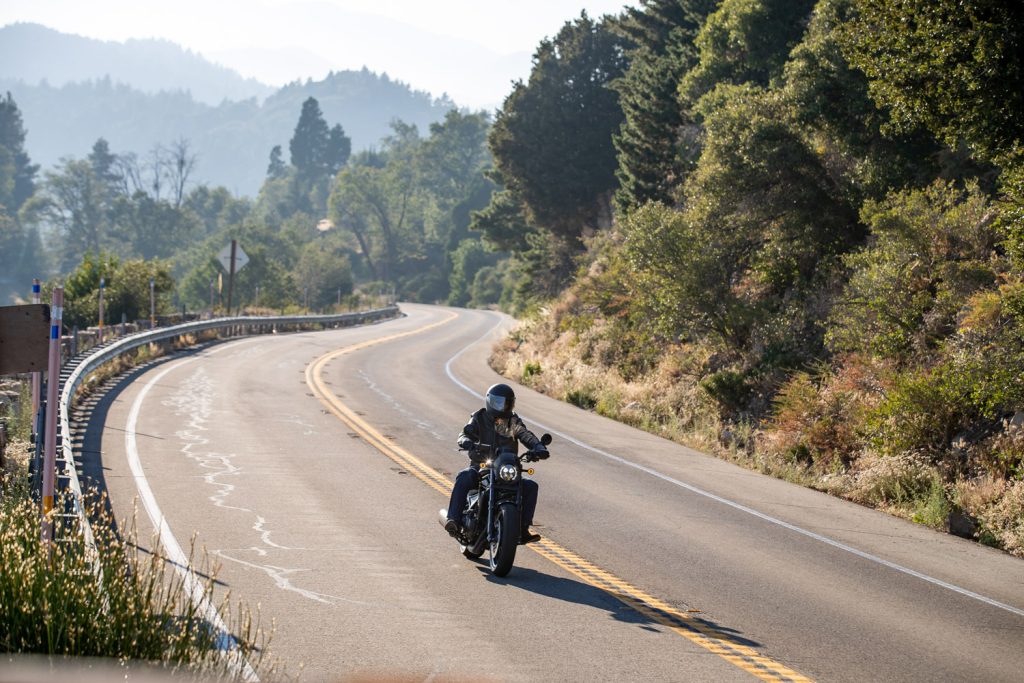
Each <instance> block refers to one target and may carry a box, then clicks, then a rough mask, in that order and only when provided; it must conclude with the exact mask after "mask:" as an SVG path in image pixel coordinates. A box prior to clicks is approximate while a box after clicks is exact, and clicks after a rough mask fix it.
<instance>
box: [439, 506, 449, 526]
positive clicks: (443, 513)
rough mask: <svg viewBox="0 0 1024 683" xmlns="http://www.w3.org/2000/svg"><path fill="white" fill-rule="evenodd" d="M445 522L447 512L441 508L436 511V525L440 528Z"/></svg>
mask: <svg viewBox="0 0 1024 683" xmlns="http://www.w3.org/2000/svg"><path fill="white" fill-rule="evenodd" d="M447 521H448V510H447V508H441V509H440V510H438V511H437V523H438V524H440V525H441V526H444V525H445V522H447Z"/></svg>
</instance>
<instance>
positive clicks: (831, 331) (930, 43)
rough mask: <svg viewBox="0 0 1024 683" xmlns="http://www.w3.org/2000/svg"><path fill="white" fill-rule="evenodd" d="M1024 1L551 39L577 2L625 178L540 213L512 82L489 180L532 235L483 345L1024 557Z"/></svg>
mask: <svg viewBox="0 0 1024 683" xmlns="http://www.w3.org/2000/svg"><path fill="white" fill-rule="evenodd" d="M1021 12H1022V10H1021V9H1020V7H1018V6H1017V4H1015V3H1008V2H999V1H996V0H986V1H984V2H978V3H971V7H969V8H965V7H964V6H963V5H962V4H959V3H955V2H952V0H950V1H948V2H947V1H945V0H943V1H940V2H935V1H932V0H929V1H928V2H925V1H924V0H921V1H919V2H918V1H913V2H894V1H891V0H818V1H812V0H785V1H783V0H779V1H775V0H724V1H723V2H702V1H701V0H680V1H678V2H677V1H671V2H670V1H661V0H649V1H645V2H642V3H641V4H640V7H638V8H637V9H635V10H631V11H628V12H627V13H626V14H625V15H624V16H622V17H618V18H613V19H607V20H605V21H604V22H601V23H600V24H587V23H586V22H585V21H584V19H581V20H579V21H577V22H575V23H574V24H572V25H567V26H566V29H564V31H563V33H562V34H559V36H558V38H556V40H555V42H556V43H558V42H559V41H567V42H571V41H572V40H573V38H572V36H573V35H574V33H575V32H577V31H579V30H581V28H583V27H584V26H588V25H589V26H591V30H593V31H595V32H597V33H605V34H608V35H611V36H617V37H618V39H619V40H620V41H621V42H620V43H619V44H618V45H619V48H620V49H621V50H622V51H623V54H625V56H626V62H625V66H624V69H623V71H621V73H619V74H618V75H614V76H613V77H612V78H611V80H610V81H609V82H608V84H607V86H608V88H610V89H612V90H614V91H615V92H617V93H618V94H619V100H618V102H619V106H620V114H619V123H618V124H616V125H615V126H614V128H613V130H612V133H611V134H610V135H605V136H603V138H602V139H603V140H604V144H606V145H613V148H614V149H613V152H614V153H613V155H612V157H611V158H612V161H611V162H609V163H607V165H606V166H605V168H606V170H607V171H608V172H609V173H611V174H612V176H611V177H612V178H613V180H612V181H610V182H608V181H607V178H608V176H607V175H606V176H604V178H605V180H606V182H605V183H604V184H594V185H593V186H592V187H591V190H590V194H589V197H590V199H589V202H583V203H565V204H564V205H565V206H582V207H583V208H581V209H580V210H579V211H578V213H577V215H576V217H575V218H574V219H573V220H570V221H567V222H565V221H563V222H558V223H555V222H554V221H553V220H552V219H551V218H550V217H548V216H547V215H546V214H545V213H544V211H543V210H542V209H543V208H544V207H543V206H541V205H539V204H538V203H540V202H543V201H544V198H543V197H540V198H538V197H537V196H536V195H535V194H531V193H529V192H527V191H522V190H520V189H519V188H528V187H530V183H531V182H536V181H538V180H544V177H543V176H541V175H540V170H539V169H538V170H531V169H527V168H524V167H521V166H515V167H513V166H510V165H508V164H507V163H506V157H507V156H508V155H509V154H511V153H512V151H515V152H517V153H521V154H523V153H526V152H527V151H528V147H527V146H526V145H525V143H524V144H523V145H520V146H519V147H514V148H512V151H510V150H509V148H508V146H507V143H506V140H505V139H504V133H503V132H502V130H501V122H502V120H503V115H508V116H511V115H512V114H513V112H514V110H513V108H514V107H515V106H517V103H518V102H519V101H520V100H521V99H523V97H522V96H520V98H518V99H516V98H515V96H512V97H510V98H509V100H507V101H506V103H505V110H504V112H503V113H499V116H498V119H497V123H496V125H495V128H494V129H493V131H492V134H491V147H492V151H493V152H494V155H495V163H496V166H497V167H498V168H499V169H502V173H504V174H506V175H509V174H511V177H506V178H504V185H505V188H506V189H505V190H504V193H505V195H504V196H502V195H496V197H502V201H503V202H505V205H507V206H506V208H504V209H503V211H504V212H505V214H508V213H510V212H511V209H509V208H507V207H508V206H511V207H512V209H515V210H517V211H518V212H519V213H518V215H519V216H520V217H521V219H522V221H524V224H526V225H530V226H533V227H532V230H533V236H531V237H529V238H528V239H526V240H525V245H526V246H527V247H528V249H527V250H526V251H525V252H524V253H522V255H521V256H520V261H519V263H520V264H521V265H520V266H519V267H520V268H526V269H527V272H529V273H530V275H531V279H530V280H529V281H527V282H526V283H525V284H524V285H522V286H520V288H519V289H518V290H517V292H516V296H513V297H512V298H511V300H510V301H511V306H512V308H513V309H514V310H516V311H518V312H520V314H521V315H522V316H523V317H524V318H525V320H526V322H525V323H524V325H523V326H521V327H520V328H519V330H518V331H516V332H515V333H514V334H513V336H512V337H511V338H510V339H509V340H507V341H506V342H505V343H504V344H503V345H501V346H500V347H499V348H498V349H497V350H496V352H495V354H494V356H493V358H492V363H493V365H494V367H495V368H497V369H498V370H499V371H501V372H504V373H505V374H507V375H508V376H509V377H512V378H514V379H516V380H517V381H521V382H523V383H525V384H527V385H529V386H532V387H534V388H536V389H539V390H541V391H544V392H546V393H548V394H550V395H552V396H555V397H558V398H562V399H564V400H566V401H569V402H571V403H574V404H576V405H578V406H579V407H581V408H583V409H587V410H594V411H596V412H598V413H601V414H603V415H607V416H609V417H612V418H615V419H618V420H622V421H624V422H627V423H629V424H633V425H636V426H638V427H641V428H644V429H648V430H650V431H653V432H655V433H659V434H662V435H665V436H667V437H670V438H673V439H676V440H678V441H680V442H682V443H686V444H689V445H691V446H695V447H698V448H702V449H705V450H709V451H712V452H716V453H719V454H720V455H722V456H723V457H726V458H729V459H731V460H733V461H735V462H737V463H740V464H743V465H745V466H748V467H751V468H755V469H758V470H760V471H763V472H766V473H769V474H772V475H775V476H780V477H784V478H787V479H789V480H792V481H795V482H799V483H802V484H805V485H808V486H813V487H815V488H818V489H821V490H823V491H827V492H829V493H832V494H835V495H839V496H843V497H845V498H848V499H850V500H854V501H857V502H859V503H863V504H867V505H872V506H876V507H878V508H881V509H884V510H887V511H890V512H892V513H895V514H898V515H901V516H904V517H906V518H908V519H912V520H914V521H915V522H918V523H921V524H925V525H928V526H931V527H934V528H937V529H943V530H948V531H951V532H953V533H956V534H958V535H962V536H965V537H969V538H974V539H977V540H979V541H980V542H982V543H985V544H988V545H991V546H994V547H998V548H1002V549H1004V550H1006V551H1008V552H1010V553H1013V554H1015V555H1018V556H1021V557H1024V379H1022V378H1024V246H1022V245H1024V242H1022V239H1024V222H1022V220H1024V182H1022V181H1024V126H1022V124H1021V121H1022V120H1024V119H1022V118H1021V117H1020V112H1022V111H1024V101H1022V95H1021V93H1022V92H1024V87H1022V86H1024V72H1022V69H1024V62H1022V61H1021V54H1024V52H1022V51H1021V49H1020V47H1021V42H1022V33H1021V30H1020V27H1021V26H1024V21H1022V20H1024V15H1022V14H1021ZM592 44H593V45H597V44H599V41H597V40H594V41H593V43H592ZM559 47H564V49H559V50H557V51H555V53H556V54H557V55H558V59H560V60H562V61H569V60H572V59H575V58H576V57H575V55H576V52H574V51H573V50H572V49H569V47H568V45H565V46H563V45H559ZM549 59H553V58H552V57H551V56H550V55H549V53H547V52H545V51H544V50H540V51H538V53H537V55H536V57H535V66H534V75H533V76H532V77H531V79H530V82H529V84H527V85H526V86H524V87H525V88H526V89H528V90H530V89H533V90H536V91H537V94H538V96H539V93H540V88H541V87H542V84H544V83H545V80H544V79H543V77H542V75H541V72H542V71H544V70H546V69H550V68H551V67H550V65H549V64H548V63H547V62H548V60H549ZM560 68H562V69H566V68H567V67H565V66H564V65H563V66H562V67H560ZM605 73H608V72H607V71H602V72H601V74H602V76H603V75H604V74H605ZM593 80H594V79H590V82H593ZM560 82H561V83H563V84H564V83H566V81H560ZM576 82H578V81H576V80H574V81H572V83H576ZM552 97H554V96H552ZM561 97H562V100H563V101H564V99H565V98H566V94H565V93H562V95H561ZM585 117H586V114H585V111H584V110H583V109H582V108H581V112H580V114H579V118H577V120H576V125H577V126H583V125H585V124H584V123H583V122H584V120H587V121H589V119H586V118H585ZM531 133H533V134H535V136H540V135H542V134H543V131H529V130H528V131H524V132H523V138H524V140H525V139H529V136H530V134H531ZM506 169H507V170H506ZM560 170H562V171H563V172H569V173H570V174H571V170H570V169H567V168H565V166H564V165H563V166H562V167H561V168H560ZM516 174H520V175H522V176H523V177H520V176H517V175H516ZM552 182H553V181H552ZM549 184H550V183H549ZM510 194H511V196H509V195H510ZM568 196H569V195H558V198H560V199H564V198H565V197H568ZM609 199H611V201H612V202H613V204H614V218H613V220H612V221H610V222H609V224H607V225H606V224H603V223H601V221H599V220H595V219H594V218H593V216H597V215H600V209H601V207H603V206H606V205H607V202H608V201H609ZM498 208H499V207H498V206H496V205H494V204H492V206H491V207H490V208H489V211H491V212H494V213H496V212H497V209H498ZM587 211H590V213H589V214H588V213H587ZM487 217H488V214H483V215H482V216H481V217H480V218H479V219H478V223H479V224H480V227H481V228H482V229H484V230H485V231H486V230H489V231H492V232H497V230H498V228H499V227H500V225H494V224H491V223H487V222H482V219H483V218H487ZM566 225H571V226H574V228H575V230H574V231H572V232H571V234H569V235H568V237H567V236H566ZM538 236H540V237H538ZM527 264H528V265H527ZM552 290H555V291H556V293H555V294H553V295H552V294H551V291H552Z"/></svg>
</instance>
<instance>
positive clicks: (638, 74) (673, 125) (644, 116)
mask: <svg viewBox="0 0 1024 683" xmlns="http://www.w3.org/2000/svg"><path fill="white" fill-rule="evenodd" d="M715 4H716V2H715V0H642V1H641V3H640V8H629V9H627V10H626V14H625V15H624V16H623V18H622V19H621V20H620V21H619V22H618V23H617V24H615V25H614V30H616V31H617V32H619V33H621V34H622V35H624V36H625V37H626V38H627V39H628V41H629V43H630V48H629V50H628V52H627V55H628V58H629V66H628V68H627V69H626V71H625V73H624V74H623V76H622V78H621V79H619V80H618V81H616V82H615V83H614V84H613V87H614V88H615V89H616V91H618V93H619V103H620V105H621V107H622V111H623V115H624V120H623V122H622V126H621V127H620V129H619V130H618V132H617V133H616V134H615V136H614V142H615V149H616V152H617V160H618V170H617V171H616V177H617V178H618V181H619V188H618V191H617V192H616V195H615V202H616V205H617V206H618V208H619V210H620V211H626V210H629V209H631V208H634V207H637V206H639V205H641V204H643V203H644V202H646V201H648V200H655V201H661V202H668V201H670V200H671V196H672V190H673V188H674V187H675V186H676V185H677V184H678V183H679V182H680V180H681V177H682V175H683V173H684V171H685V170H686V169H685V166H686V164H685V161H686V160H685V159H682V158H680V156H681V154H680V153H681V150H680V138H681V136H682V134H683V127H684V125H686V124H690V123H692V122H691V121H690V120H689V117H688V116H687V115H686V114H685V112H684V110H683V109H682V108H681V107H680V106H679V104H678V95H677V90H678V87H679V82H680V80H681V79H682V77H683V76H684V75H685V74H686V73H687V72H688V71H689V70H690V69H691V68H693V66H694V64H695V63H696V60H697V51H696V48H695V47H694V45H693V42H694V38H695V37H696V35H697V31H698V30H699V29H700V26H701V24H703V22H704V20H705V18H706V17H707V14H708V12H710V11H711V10H712V9H713V8H714V6H715Z"/></svg>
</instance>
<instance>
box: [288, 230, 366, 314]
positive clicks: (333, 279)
mask: <svg viewBox="0 0 1024 683" xmlns="http://www.w3.org/2000/svg"><path fill="white" fill-rule="evenodd" d="M293 277H294V279H295V284H296V286H297V287H298V288H299V290H300V291H301V293H302V294H303V296H304V299H305V300H306V302H307V303H308V305H309V307H310V308H312V309H315V310H323V309H329V308H330V307H331V306H332V305H334V304H336V303H337V302H338V299H339V298H341V297H345V296H348V295H349V294H351V293H352V268H351V266H350V265H349V262H348V258H346V257H345V256H344V255H343V254H339V253H337V252H335V251H334V250H331V249H326V248H324V245H323V244H317V243H316V242H311V243H309V244H307V245H306V246H305V247H304V248H303V249H302V253H301V255H300V256H299V262H298V263H297V264H296V266H295V271H294V273H293Z"/></svg>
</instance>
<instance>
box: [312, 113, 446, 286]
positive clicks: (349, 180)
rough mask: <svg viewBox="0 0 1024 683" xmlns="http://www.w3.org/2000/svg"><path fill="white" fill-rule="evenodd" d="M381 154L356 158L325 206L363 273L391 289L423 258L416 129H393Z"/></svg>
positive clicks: (402, 126) (400, 126)
mask: <svg viewBox="0 0 1024 683" xmlns="http://www.w3.org/2000/svg"><path fill="white" fill-rule="evenodd" d="M393 130H394V134H393V135H392V136H391V137H389V138H388V139H387V140H385V146H384V149H383V151H382V152H381V153H380V154H364V155H361V156H360V158H359V159H358V160H357V162H356V163H354V164H352V165H350V166H349V167H348V168H346V169H344V170H343V171H341V173H339V174H338V178H337V182H336V184H335V187H334V190H333V192H332V194H331V197H330V201H329V207H330V208H329V215H330V217H331V220H332V221H333V222H334V224H335V225H336V226H340V227H342V228H343V229H345V230H347V231H349V232H351V234H352V235H353V237H354V238H355V239H356V242H357V245H358V251H359V253H360V255H361V256H362V258H363V259H364V261H365V263H366V266H367V269H368V270H369V271H370V272H371V273H373V277H374V279H376V280H382V281H384V282H387V283H390V284H397V283H398V281H399V280H400V279H401V278H402V277H404V276H406V275H409V274H410V273H411V272H413V271H415V270H417V269H418V268H417V264H418V263H419V262H420V261H422V260H423V259H424V258H425V255H426V244H425V240H426V235H425V233H424V213H423V212H424V197H423V193H422V191H421V187H420V186H419V183H418V170H417V166H416V160H415V157H416V154H417V150H418V148H419V145H420V144H421V140H420V138H419V135H418V133H417V131H416V127H415V126H408V125H406V124H403V123H401V122H396V123H394V124H393Z"/></svg>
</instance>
